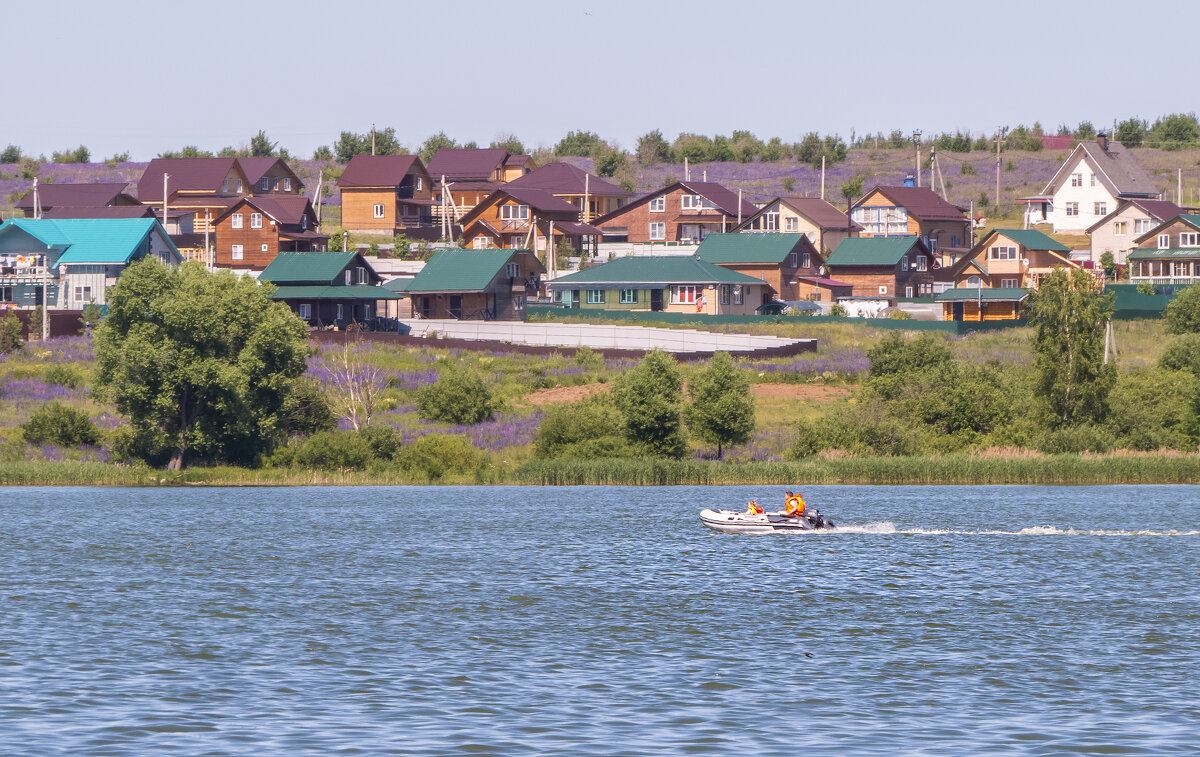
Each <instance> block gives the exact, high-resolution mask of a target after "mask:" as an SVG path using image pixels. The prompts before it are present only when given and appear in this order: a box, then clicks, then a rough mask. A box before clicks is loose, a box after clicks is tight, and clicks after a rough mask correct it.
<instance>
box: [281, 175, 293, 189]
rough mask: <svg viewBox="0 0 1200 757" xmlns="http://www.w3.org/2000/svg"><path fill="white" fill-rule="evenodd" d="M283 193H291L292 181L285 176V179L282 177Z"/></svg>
mask: <svg viewBox="0 0 1200 757" xmlns="http://www.w3.org/2000/svg"><path fill="white" fill-rule="evenodd" d="M283 191H284V192H291V191H292V180H291V179H289V178H288V177H286V176H285V177H283Z"/></svg>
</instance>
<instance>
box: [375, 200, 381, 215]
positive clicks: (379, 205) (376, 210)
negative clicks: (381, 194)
mask: <svg viewBox="0 0 1200 757" xmlns="http://www.w3.org/2000/svg"><path fill="white" fill-rule="evenodd" d="M375 217H376V218H383V203H377V204H376V205H375Z"/></svg>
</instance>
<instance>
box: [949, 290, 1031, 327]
mask: <svg viewBox="0 0 1200 757" xmlns="http://www.w3.org/2000/svg"><path fill="white" fill-rule="evenodd" d="M1028 299H1029V290H1028V289H1021V288H1019V287H986V286H985V287H979V286H976V287H971V288H966V287H955V288H954V289H947V290H946V291H944V292H942V293H941V294H939V295H938V296H937V297H934V300H935V301H936V302H938V303H940V304H941V306H942V320H944V321H967V322H972V321H974V322H980V321H1015V320H1018V319H1020V318H1021V317H1023V316H1024V315H1025V305H1026V301H1027V300H1028Z"/></svg>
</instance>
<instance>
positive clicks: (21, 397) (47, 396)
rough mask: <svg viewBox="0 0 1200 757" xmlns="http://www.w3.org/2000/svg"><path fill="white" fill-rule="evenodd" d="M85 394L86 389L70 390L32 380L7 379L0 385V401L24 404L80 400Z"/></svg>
mask: <svg viewBox="0 0 1200 757" xmlns="http://www.w3.org/2000/svg"><path fill="white" fill-rule="evenodd" d="M86 394H87V388H86V387H82V388H79V389H71V388H70V387H66V386H60V385H59V384H48V383H46V382H45V381H40V380H38V379H32V378H22V379H9V380H8V381H5V382H4V383H3V384H0V400H9V401H13V400H17V401H25V402H30V401H32V402H52V401H54V400H59V401H60V402H61V401H65V400H74V399H80V398H82V397H84V396H85V395H86Z"/></svg>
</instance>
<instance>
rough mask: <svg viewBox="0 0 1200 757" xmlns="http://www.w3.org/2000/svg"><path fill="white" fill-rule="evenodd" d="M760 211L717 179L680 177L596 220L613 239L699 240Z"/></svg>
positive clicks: (596, 223) (696, 242) (615, 240)
mask: <svg viewBox="0 0 1200 757" xmlns="http://www.w3.org/2000/svg"><path fill="white" fill-rule="evenodd" d="M757 212H758V208H757V207H756V206H755V205H754V204H753V203H751V202H749V201H746V200H743V201H741V202H739V200H738V194H737V192H733V191H730V190H728V189H726V188H725V187H723V186H721V185H720V184H717V183H715V182H708V181H686V182H685V181H679V182H676V183H674V184H672V185H670V186H668V187H663V188H662V189H660V190H658V191H657V192H651V193H650V194H647V195H643V196H642V197H639V198H637V199H636V200H634V201H633V202H631V203H629V204H627V205H625V206H624V207H622V208H619V209H617V210H614V211H612V212H611V213H607V214H605V215H603V216H601V217H599V218H597V219H596V220H595V221H593V222H592V223H593V224H594V225H595V226H598V227H599V228H600V230H601V231H603V232H604V238H605V241H610V242H631V243H633V244H648V243H653V242H676V243H678V242H683V243H687V244H699V243H700V242H701V241H702V240H703V239H704V237H706V236H708V235H709V234H712V233H714V232H723V231H729V230H731V229H733V228H734V227H735V226H737V225H738V224H740V223H741V222H742V221H744V220H745V219H746V218H749V217H750V216H752V215H754V214H755V213H757Z"/></svg>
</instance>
